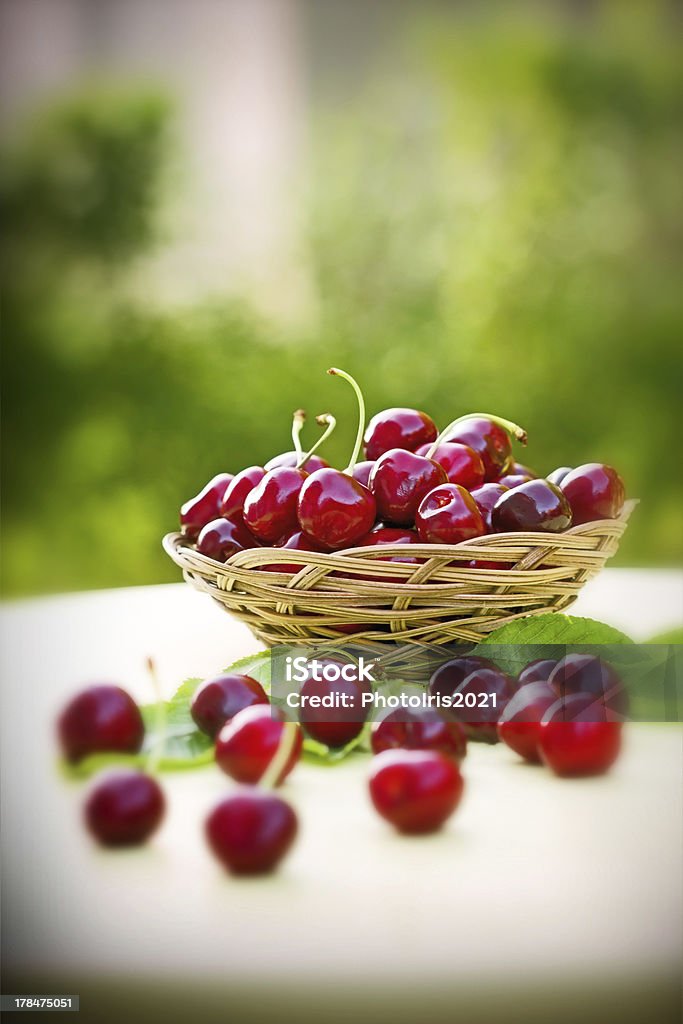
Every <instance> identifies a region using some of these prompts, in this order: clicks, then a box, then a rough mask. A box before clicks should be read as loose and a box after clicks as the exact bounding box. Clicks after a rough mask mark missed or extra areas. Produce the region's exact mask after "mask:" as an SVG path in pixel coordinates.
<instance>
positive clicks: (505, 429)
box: [180, 369, 624, 573]
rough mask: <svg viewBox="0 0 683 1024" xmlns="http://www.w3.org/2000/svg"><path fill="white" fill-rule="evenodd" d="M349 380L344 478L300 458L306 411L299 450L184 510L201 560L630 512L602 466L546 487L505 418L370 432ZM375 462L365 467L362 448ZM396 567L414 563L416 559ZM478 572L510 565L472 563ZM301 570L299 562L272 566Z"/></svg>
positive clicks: (453, 535) (520, 433) (398, 412)
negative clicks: (352, 433) (524, 461)
mask: <svg viewBox="0 0 683 1024" xmlns="http://www.w3.org/2000/svg"><path fill="white" fill-rule="evenodd" d="M328 373H331V374H333V375H336V376H340V377H342V378H343V379H344V380H346V381H347V382H348V383H349V384H350V385H351V386H352V387H353V389H354V392H355V394H356V397H357V400H358V408H359V426H358V433H357V437H356V444H355V447H354V451H353V454H352V456H351V460H350V462H349V464H348V466H347V467H346V469H345V470H343V471H342V470H338V469H333V468H332V467H331V466H329V464H328V463H327V462H325V461H324V460H323V459H321V458H320V457H319V456H317V455H316V454H315V451H316V450H317V449H318V447H319V446H320V445H321V444H322V442H323V441H324V439H325V438H326V437H327V436H329V433H330V432H331V430H332V429H334V425H335V421H334V417H332V416H330V415H329V414H325V415H323V416H320V417H318V422H320V423H323V424H326V425H327V429H326V431H325V434H324V435H323V436H322V437H321V438H320V440H319V441H318V443H317V444H316V445H315V446H314V447H313V448H312V449H311V451H310V452H308V453H304V452H303V451H302V449H301V444H300V440H299V434H300V431H301V427H302V424H303V420H304V414H303V412H302V411H301V410H299V411H298V412H297V413H295V415H294V428H293V432H292V437H293V441H294V446H295V450H294V451H289V452H285V453H284V454H282V455H278V456H276V457H275V458H273V459H271V460H270V462H267V463H266V465H265V466H249V467H247V468H246V469H243V470H241V471H240V472H239V473H237V474H236V475H234V476H233V475H231V474H229V473H220V474H218V476H215V477H214V478H213V479H212V480H210V481H209V483H208V484H207V485H206V486H205V487H204V488H203V490H202V491H200V493H199V494H197V495H196V496H195V497H194V498H191V499H190V500H189V501H187V502H186V503H185V504H184V505H183V506H182V508H181V510H180V525H181V529H182V531H183V533H184V534H185V536H186V537H187V540H188V541H189V542H191V543H193V544H195V545H196V548H197V550H198V551H200V552H201V553H202V554H204V555H207V556H208V557H210V558H212V559H215V560H216V561H219V562H225V561H226V560H227V559H228V558H230V557H231V556H232V555H234V554H235V553H236V552H238V551H242V550H244V549H246V548H254V547H258V546H267V547H273V546H274V547H278V548H289V549H294V550H297V551H312V552H330V551H340V550H343V549H345V548H349V547H376V546H381V545H387V544H391V545H394V544H401V545H403V544H406V545H410V544H415V543H426V544H458V543H460V542H461V541H467V540H471V539H473V538H475V537H481V536H483V535H484V534H487V533H506V532H510V531H530V532H536V531H550V532H559V531H563V530H566V529H568V528H569V527H570V526H572V525H578V524H580V523H587V522H592V521H594V520H600V519H611V518H614V517H615V516H618V515H619V513H620V512H621V509H622V506H623V504H624V485H623V482H622V480H621V478H620V476H619V474H618V473H617V472H616V470H614V469H612V468H611V467H610V466H606V465H603V464H601V463H588V464H586V465H582V466H578V467H577V468H575V469H571V468H570V467H568V466H564V467H562V468H560V469H556V470H554V471H553V472H552V473H550V474H549V475H548V477H547V478H545V479H543V478H539V477H538V476H537V475H536V474H535V473H534V472H533V470H531V469H528V468H527V467H526V466H524V465H521V464H520V463H518V462H515V461H514V459H513V452H512V439H513V438H516V439H517V440H519V441H521V442H522V443H526V433H525V432H524V430H522V428H521V427H518V426H517V425H516V424H514V423H511V422H509V421H508V420H503V419H500V418H499V417H497V416H491V415H488V414H479V413H474V414H471V415H468V416H461V417H460V418H458V419H456V420H454V421H453V422H452V423H450V424H449V425H448V426H447V427H446V428H445V430H443V431H441V433H439V432H438V431H437V428H436V425H435V423H434V421H433V420H432V419H431V418H430V417H429V416H428V415H427V414H426V413H424V412H419V411H418V410H416V409H402V408H396V409H385V410H384V412H380V413H378V414H377V415H376V416H373V417H372V419H371V420H370V422H369V424H368V427H367V430H365V431H364V426H365V405H364V401H363V396H362V393H361V391H360V388H359V387H358V384H357V383H356V381H355V380H354V379H353V377H351V376H350V375H349V374H347V373H345V372H344V371H343V370H338V369H330V370H328ZM362 442H363V443H364V453H365V461H362V462H359V461H358V458H359V455H360V449H361V443H362ZM391 560H396V561H404V562H408V563H413V562H417V561H418V560H417V559H414V558H410V557H400V558H394V559H391ZM468 564H469V565H470V566H471V567H472V568H491V567H493V568H506V565H505V564H504V563H503V564H501V565H498V563H496V564H494V565H493V566H492V565H491V564H490V563H484V562H477V561H472V562H469V563H468ZM262 568H264V569H266V570H269V569H275V570H277V571H280V572H292V573H295V572H298V571H299V569H300V568H301V566H298V565H296V564H293V565H286V564H274V565H272V566H264V567H262Z"/></svg>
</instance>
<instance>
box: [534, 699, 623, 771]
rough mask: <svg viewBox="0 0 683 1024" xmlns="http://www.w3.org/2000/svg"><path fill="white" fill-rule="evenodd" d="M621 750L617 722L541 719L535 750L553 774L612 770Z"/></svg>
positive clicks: (547, 717) (547, 715)
mask: <svg viewBox="0 0 683 1024" xmlns="http://www.w3.org/2000/svg"><path fill="white" fill-rule="evenodd" d="M620 750H621V723H620V722H604V721H584V720H581V719H574V720H571V721H557V720H554V719H553V717H552V715H550V712H548V713H547V714H546V716H545V717H544V718H543V719H542V721H541V725H540V730H539V737H538V751H539V754H540V756H541V760H542V761H543V762H544V763H545V764H547V765H548V767H549V768H551V769H552V770H553V771H554V772H555V774H556V775H561V776H565V777H571V776H582V775H602V774H603V773H604V772H606V771H607V770H608V769H609V768H611V767H612V765H613V764H614V762H615V761H616V759H617V757H618V756H619V751H620Z"/></svg>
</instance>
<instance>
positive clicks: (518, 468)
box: [508, 462, 538, 480]
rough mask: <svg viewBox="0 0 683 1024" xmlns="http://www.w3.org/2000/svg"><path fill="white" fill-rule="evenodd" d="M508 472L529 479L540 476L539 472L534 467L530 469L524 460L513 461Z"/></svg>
mask: <svg viewBox="0 0 683 1024" xmlns="http://www.w3.org/2000/svg"><path fill="white" fill-rule="evenodd" d="M508 473H514V474H515V475H516V476H525V477H526V478H527V480H536V479H537V478H538V473H537V472H536V471H535V470H533V469H529V467H528V466H525V465H524V463H523V462H513V463H512V465H511V466H510V467H509V469H508Z"/></svg>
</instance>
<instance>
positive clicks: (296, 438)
mask: <svg viewBox="0 0 683 1024" xmlns="http://www.w3.org/2000/svg"><path fill="white" fill-rule="evenodd" d="M305 422H306V411H305V409H297V410H296V412H295V413H294V416H293V418H292V444H293V445H294V451H295V452H296V464H297V466H298V465H299V462H300V461H301V456H302V455H303V453H304V450H303V448H302V447H301V428H302V427H303V425H304V423H305Z"/></svg>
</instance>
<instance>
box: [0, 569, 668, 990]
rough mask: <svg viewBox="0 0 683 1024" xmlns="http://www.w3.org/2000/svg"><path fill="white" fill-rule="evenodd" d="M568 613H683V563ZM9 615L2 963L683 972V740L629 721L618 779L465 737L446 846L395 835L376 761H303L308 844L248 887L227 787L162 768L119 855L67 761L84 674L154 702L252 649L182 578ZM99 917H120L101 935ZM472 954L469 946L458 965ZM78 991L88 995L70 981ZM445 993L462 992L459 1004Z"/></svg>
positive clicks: (30, 967)
mask: <svg viewBox="0 0 683 1024" xmlns="http://www.w3.org/2000/svg"><path fill="white" fill-rule="evenodd" d="M571 613H572V614H577V615H581V614H583V615H592V616H596V617H599V618H601V619H603V620H604V621H607V622H609V623H611V624H612V625H614V626H617V627H618V628H621V629H623V630H624V631H626V632H627V633H630V635H632V636H633V637H634V638H636V639H644V638H646V637H647V636H649V635H651V634H652V633H654V632H655V631H658V630H663V629H667V628H669V627H672V626H675V625H678V624H680V622H681V621H682V620H683V574H681V573H677V572H645V571H637V570H606V571H604V572H603V573H602V574H601V576H600V577H599V578H598V579H597V580H595V581H594V582H593V583H591V584H590V585H588V586H587V587H586V588H585V590H584V592H583V593H582V595H581V597H580V598H579V601H578V602H577V603H576V605H575V606H574V607H573V608H572V609H571ZM1 616H2V662H1V665H2V676H1V677H2V716H1V726H2V765H3V773H2V775H3V780H2V790H3V807H2V826H3V827H2V846H3V888H4V900H3V934H4V940H5V962H6V966H7V965H9V967H10V968H11V969H13V970H16V971H17V972H22V971H24V972H27V973H30V972H31V971H36V972H38V973H40V972H41V971H44V972H51V973H52V974H55V975H56V976H59V975H60V974H61V975H63V976H64V977H67V976H68V977H69V978H82V979H87V978H88V977H89V976H92V977H98V976H102V975H104V974H106V975H115V976H117V977H124V978H130V979H137V980H138V981H139V980H144V979H146V978H157V979H158V978H159V977H173V978H174V979H175V980H176V981H178V980H182V979H184V978H186V979H188V981H189V980H190V979H193V980H194V981H195V982H196V981H197V979H206V980H207V982H208V981H211V982H212V983H218V984H219V985H220V986H224V987H226V990H229V989H230V986H231V984H234V985H235V986H237V985H238V983H239V984H241V985H243V984H245V983H247V982H248V981H249V980H250V979H252V978H254V979H260V980H261V982H263V980H264V979H266V980H267V981H268V983H269V984H271V983H272V984H274V983H275V982H276V981H277V980H278V979H279V980H280V982H281V983H282V985H285V984H292V983H293V982H295V981H296V980H297V978H300V979H302V978H303V976H304V973H303V972H304V971H305V973H306V976H307V977H308V978H309V979H310V978H311V977H313V978H314V979H315V980H316V982H319V983H320V984H323V983H324V982H325V981H329V982H330V983H338V984H340V985H341V986H342V989H343V987H344V985H345V984H346V982H347V980H348V979H349V978H352V979H353V985H360V986H365V989H367V990H368V991H370V990H372V989H373V987H374V988H376V989H377V990H382V989H386V988H387V987H389V986H391V987H392V991H393V992H394V994H396V993H399V994H400V992H402V991H403V989H405V988H406V986H410V985H411V984H412V985H413V986H414V985H415V984H416V979H419V980H420V982H421V983H427V982H428V981H429V980H430V979H432V980H433V981H434V984H435V985H436V986H437V988H438V989H439V991H442V992H444V993H446V995H447V994H448V992H450V991H451V989H452V990H453V991H457V990H458V986H461V987H462V986H464V985H467V986H469V988H470V989H471V988H472V986H475V988H476V986H477V985H479V986H480V987H481V989H482V990H484V989H486V988H490V987H491V986H493V987H494V988H495V986H496V985H498V986H500V985H505V984H507V983H508V982H509V983H510V984H511V983H512V982H513V981H514V983H515V984H516V985H520V984H522V985H523V984H525V983H527V982H528V983H529V985H531V984H532V983H533V982H534V979H535V980H536V981H537V980H538V976H539V968H542V973H543V976H544V977H546V978H553V977H555V976H557V977H559V976H560V975H561V976H562V977H563V978H565V979H570V980H571V979H574V980H576V981H579V982H580V983H581V985H584V986H585V985H586V984H590V983H591V981H597V980H599V979H602V980H603V981H604V980H605V979H606V978H612V977H614V978H615V979H617V980H618V979H619V978H622V979H625V978H630V979H632V978H633V977H636V976H637V977H641V976H642V977H651V978H656V977H660V976H662V977H670V976H671V972H672V970H674V971H675V966H674V965H676V964H679V963H680V960H681V955H682V953H683V946H682V942H681V910H682V898H681V853H682V840H681V821H682V820H683V803H682V782H681V779H682V772H681V769H682V767H683V747H682V742H681V738H682V733H681V729H680V727H679V726H677V725H673V726H672V725H668V726H664V725H647V726H646V725H633V726H630V727H628V730H627V738H626V744H625V752H624V755H623V757H622V758H621V760H620V761H619V762H618V764H617V766H616V767H615V769H614V770H613V771H612V773H610V774H609V775H608V776H606V777H604V778H600V779H590V780H577V781H562V780H556V779H555V778H553V777H552V776H551V775H550V774H549V773H548V772H546V771H545V770H543V769H535V768H530V767H528V766H525V765H523V764H521V763H519V762H518V760H517V759H516V757H515V756H514V755H513V754H512V752H511V751H509V750H507V749H506V748H504V747H503V746H500V745H499V746H497V747H493V748H491V747H487V746H482V745H477V744H470V750H469V753H468V756H467V759H466V761H465V763H464V774H465V776H466V794H465V798H464V801H463V804H462V807H461V809H460V810H459V811H458V813H457V814H456V815H455V816H454V817H453V818H452V819H451V821H450V823H449V825H448V827H447V828H445V829H444V831H443V832H442V833H440V834H438V835H435V836H430V837H426V838H420V839H409V838H401V837H398V836H396V835H395V834H394V833H393V832H392V831H391V830H390V829H389V827H388V826H386V825H385V823H383V822H382V821H381V819H379V817H377V815H376V814H375V813H374V811H373V810H372V809H371V807H370V805H369V801H368V798H367V791H366V775H367V768H368V761H367V758H366V757H364V756H357V757H354V758H351V759H349V760H348V761H346V762H344V763H342V764H341V765H339V766H336V767H332V768H321V767H316V766H313V765H309V764H305V765H300V766H299V767H298V768H297V770H296V772H295V773H294V775H293V776H292V777H291V779H290V780H289V781H288V783H287V786H286V787H285V789H286V792H287V796H288V797H289V798H290V799H291V801H292V802H293V803H294V805H295V806H296V808H297V810H298V813H299V816H300V821H301V835H300V838H299V840H298V842H297V844H296V846H295V847H294V848H293V850H292V852H291V855H290V856H289V858H288V859H287V860H286V862H285V863H284V864H283V866H282V869H281V870H280V872H279V873H278V874H277V875H275V876H273V877H270V878H265V879H259V880H250V881H246V882H245V881H239V880H234V879H231V878H230V877H229V876H227V875H225V874H224V873H223V872H222V870H221V869H220V867H219V866H218V865H217V864H216V863H215V862H214V860H213V859H212V858H211V856H210V854H209V853H208V850H207V849H206V846H205V843H204V839H203V835H202V823H203V819H204V817H205V815H206V812H207V810H208V809H209V808H210V807H211V806H212V804H213V803H214V802H215V801H216V800H217V799H218V798H220V796H221V795H222V794H225V793H226V792H228V791H229V790H230V788H231V783H230V781H229V780H228V779H226V777H225V776H223V775H222V774H221V773H219V772H218V770H217V769H215V768H214V767H213V766H209V767H208V768H206V769H202V770H198V771H196V772H190V773H187V774H173V775H167V776H165V777H164V779H165V783H164V784H165V787H166V792H167V796H168V804H169V810H168V815H167V819H166V821H165V823H164V825H163V827H162V828H161V829H160V831H159V832H158V834H157V835H156V837H155V838H154V840H153V841H152V842H151V843H150V844H149V846H148V847H146V848H144V849H142V850H136V851H126V852H124V853H117V854H112V853H105V852H103V851H100V850H98V849H96V848H95V847H94V846H93V844H92V843H91V842H90V840H89V839H88V837H87V835H86V834H85V833H84V831H83V830H82V828H81V826H80V808H81V803H82V797H83V786H82V784H78V783H72V782H66V781H65V780H64V779H63V778H61V777H60V776H59V774H58V773H57V771H56V769H55V745H54V718H55V714H56V712H57V711H58V709H59V708H60V706H61V705H62V704H63V703H64V701H65V700H66V699H67V698H68V697H69V696H70V695H71V694H72V693H73V692H74V691H76V690H77V689H79V688H80V687H81V686H82V685H84V684H87V683H89V682H92V681H97V680H113V681H117V682H119V683H121V684H122V685H124V686H125V687H127V688H128V689H129V690H130V691H131V692H132V693H133V694H134V695H135V696H136V697H137V698H138V699H140V700H145V701H146V700H149V699H150V693H149V683H148V681H147V679H146V676H145V672H144V665H143V662H144V658H145V657H146V656H147V655H153V656H154V658H155V659H156V661H157V663H158V666H159V672H160V675H161V679H162V684H163V687H164V689H165V691H166V692H167V693H169V694H170V693H171V692H172V691H173V690H174V689H175V687H176V686H177V685H178V684H179V682H181V681H182V679H183V678H185V677H187V676H206V675H209V674H213V673H216V672H217V671H219V670H220V669H221V668H223V667H224V666H225V665H227V664H229V663H230V662H231V661H232V660H234V659H235V658H237V657H240V656H242V655H244V654H248V653H250V652H252V651H255V650H257V649H258V644H257V642H256V641H255V640H254V639H253V638H252V637H251V635H250V634H249V632H248V631H247V630H246V628H244V627H243V626H241V625H240V624H239V623H237V622H236V621H235V620H233V619H231V618H229V617H228V616H227V615H226V614H225V613H224V612H223V611H221V610H220V609H219V608H218V607H217V606H216V605H215V604H214V603H213V602H212V601H211V600H210V599H209V598H208V597H206V596H205V595H200V594H197V593H195V592H193V591H192V590H191V589H190V588H189V587H187V586H186V585H184V584H179V585H171V586H168V585H167V586H159V587H140V588H134V589H126V590H117V591H101V592H93V593H87V594H75V595H68V596H60V597H54V598H52V597H51V598H44V599H39V600H32V601H22V602H15V603H12V604H5V605H4V606H3V608H2V612H1ZM103 922H105V925H104V926H103ZM456 951H457V955H456ZM76 991H77V990H76ZM444 998H446V996H444Z"/></svg>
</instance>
